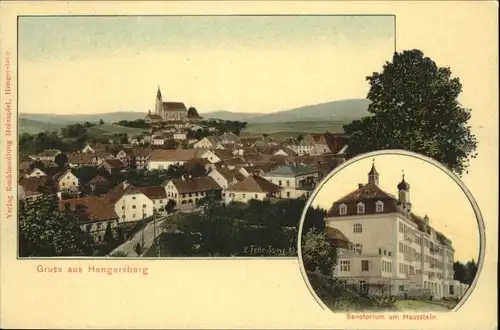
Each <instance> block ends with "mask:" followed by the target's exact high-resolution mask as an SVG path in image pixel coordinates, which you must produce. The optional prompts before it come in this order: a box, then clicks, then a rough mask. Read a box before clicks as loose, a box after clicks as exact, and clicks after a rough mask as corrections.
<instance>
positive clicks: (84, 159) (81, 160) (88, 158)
mask: <svg viewBox="0 0 500 330" xmlns="http://www.w3.org/2000/svg"><path fill="white" fill-rule="evenodd" d="M93 159H94V155H93V154H91V153H87V152H78V153H73V154H71V155H70V156H69V159H68V163H71V164H92V161H93Z"/></svg>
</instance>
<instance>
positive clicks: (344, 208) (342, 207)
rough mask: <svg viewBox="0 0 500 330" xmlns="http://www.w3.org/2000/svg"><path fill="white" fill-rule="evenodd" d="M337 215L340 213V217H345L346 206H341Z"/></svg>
mask: <svg viewBox="0 0 500 330" xmlns="http://www.w3.org/2000/svg"><path fill="white" fill-rule="evenodd" d="M339 213H340V215H346V214H347V206H346V205H345V204H341V205H340V206H339Z"/></svg>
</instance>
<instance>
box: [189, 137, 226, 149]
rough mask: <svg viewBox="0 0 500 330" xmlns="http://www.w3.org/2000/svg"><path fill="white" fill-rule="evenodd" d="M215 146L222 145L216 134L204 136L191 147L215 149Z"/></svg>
mask: <svg viewBox="0 0 500 330" xmlns="http://www.w3.org/2000/svg"><path fill="white" fill-rule="evenodd" d="M217 146H220V147H222V144H221V143H220V142H219V140H218V139H217V137H216V136H206V137H204V138H202V139H200V140H199V141H198V142H196V143H194V144H193V148H203V149H216V148H217Z"/></svg>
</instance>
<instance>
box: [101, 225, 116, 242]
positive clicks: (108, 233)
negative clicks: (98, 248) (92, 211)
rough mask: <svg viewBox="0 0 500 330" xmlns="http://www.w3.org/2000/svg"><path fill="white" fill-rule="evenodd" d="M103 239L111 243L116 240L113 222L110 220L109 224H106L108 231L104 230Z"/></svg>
mask: <svg viewBox="0 0 500 330" xmlns="http://www.w3.org/2000/svg"><path fill="white" fill-rule="evenodd" d="M103 241H104V242H105V243H106V244H111V243H113V242H114V241H115V238H114V236H113V231H112V229H111V223H110V222H108V225H107V226H106V231H105V232H104V237H103Z"/></svg>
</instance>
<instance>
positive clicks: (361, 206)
mask: <svg viewBox="0 0 500 330" xmlns="http://www.w3.org/2000/svg"><path fill="white" fill-rule="evenodd" d="M357 210H358V214H362V213H365V204H363V203H361V202H359V203H358V205H357Z"/></svg>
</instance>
